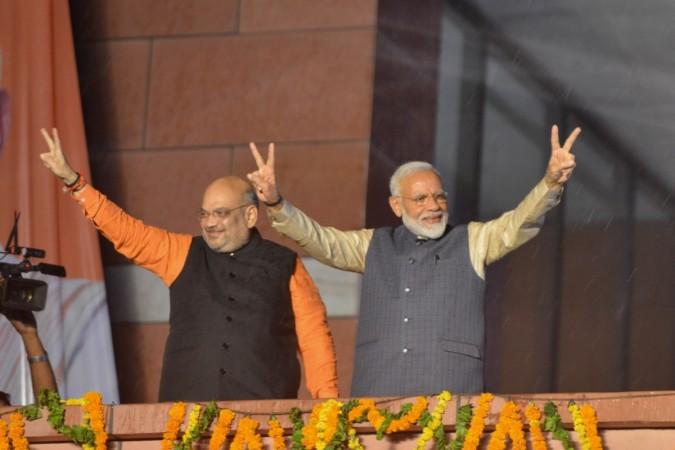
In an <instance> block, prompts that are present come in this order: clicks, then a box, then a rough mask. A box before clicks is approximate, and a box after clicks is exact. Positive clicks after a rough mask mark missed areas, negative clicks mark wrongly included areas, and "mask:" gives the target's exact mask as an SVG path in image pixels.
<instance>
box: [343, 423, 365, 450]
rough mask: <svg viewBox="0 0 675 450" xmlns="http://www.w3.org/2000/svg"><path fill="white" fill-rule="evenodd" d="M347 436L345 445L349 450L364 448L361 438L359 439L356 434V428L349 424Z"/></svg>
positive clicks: (361, 449) (362, 449)
mask: <svg viewBox="0 0 675 450" xmlns="http://www.w3.org/2000/svg"><path fill="white" fill-rule="evenodd" d="M347 436H348V441H347V447H349V448H350V449H351V450H364V448H363V444H361V440H360V439H359V436H358V434H356V430H355V429H354V428H353V427H352V426H351V425H349V426H348V429H347Z"/></svg>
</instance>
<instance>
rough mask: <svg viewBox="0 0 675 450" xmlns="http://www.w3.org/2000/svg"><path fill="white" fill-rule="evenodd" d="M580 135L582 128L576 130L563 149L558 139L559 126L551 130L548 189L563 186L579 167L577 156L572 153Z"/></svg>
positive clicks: (547, 169) (547, 170) (554, 126)
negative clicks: (577, 166)
mask: <svg viewBox="0 0 675 450" xmlns="http://www.w3.org/2000/svg"><path fill="white" fill-rule="evenodd" d="M580 133H581V128H579V127H577V128H575V129H574V131H572V134H570V135H569V136H568V137H567V139H566V140H565V144H564V145H563V146H562V147H561V146H560V139H559V137H558V126H557V125H553V128H551V159H549V160H548V166H547V167H546V175H545V176H544V179H545V180H546V184H547V185H548V187H550V188H554V187H557V186H561V185H563V184H565V182H567V180H569V179H570V177H571V176H572V172H573V171H574V167H576V165H577V163H576V162H575V156H574V154H573V153H572V146H573V145H574V141H576V140H577V137H578V136H579V134H580Z"/></svg>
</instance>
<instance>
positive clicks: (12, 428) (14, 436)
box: [8, 412, 28, 450]
mask: <svg viewBox="0 0 675 450" xmlns="http://www.w3.org/2000/svg"><path fill="white" fill-rule="evenodd" d="M24 426H25V425H24V421H23V414H21V413H20V412H14V413H12V414H10V416H9V433H8V434H9V438H10V439H11V441H12V447H14V450H28V439H26V438H25V437H24Z"/></svg>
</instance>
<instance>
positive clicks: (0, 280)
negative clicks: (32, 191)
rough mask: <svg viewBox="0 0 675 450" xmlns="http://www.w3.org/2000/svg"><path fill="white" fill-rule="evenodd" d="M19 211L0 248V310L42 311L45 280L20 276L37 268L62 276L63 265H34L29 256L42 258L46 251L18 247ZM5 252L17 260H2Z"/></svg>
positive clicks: (64, 270)
mask: <svg viewBox="0 0 675 450" xmlns="http://www.w3.org/2000/svg"><path fill="white" fill-rule="evenodd" d="M18 223H19V213H18V212H15V213H14V227H13V228H12V231H11V233H10V235H9V239H8V241H7V245H5V251H4V252H0V310H3V309H8V310H24V311H42V310H43V309H44V308H45V303H46V301H47V283H45V282H44V281H41V280H33V279H30V278H23V275H22V274H24V273H27V272H40V273H43V274H45V275H52V276H56V277H65V276H66V269H65V268H64V267H63V266H57V265H54V264H46V263H40V264H37V265H33V264H32V263H31V262H30V259H29V258H44V256H45V251H44V250H40V249H37V248H30V247H19V246H18V245H17V241H18ZM7 255H19V256H21V257H23V260H22V261H21V262H19V263H4V262H1V261H2V260H3V259H4V258H5V257H7Z"/></svg>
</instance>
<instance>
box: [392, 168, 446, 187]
mask: <svg viewBox="0 0 675 450" xmlns="http://www.w3.org/2000/svg"><path fill="white" fill-rule="evenodd" d="M401 188H402V189H403V190H404V191H409V192H416V191H420V192H427V191H432V192H436V191H442V190H443V183H442V181H441V179H440V178H439V176H438V175H436V173H435V172H433V171H431V170H425V171H421V172H415V173H411V174H410V175H408V176H406V177H405V178H403V180H402V181H401Z"/></svg>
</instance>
